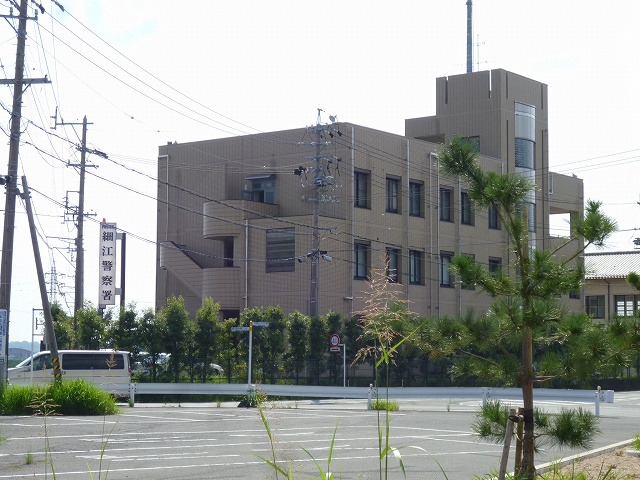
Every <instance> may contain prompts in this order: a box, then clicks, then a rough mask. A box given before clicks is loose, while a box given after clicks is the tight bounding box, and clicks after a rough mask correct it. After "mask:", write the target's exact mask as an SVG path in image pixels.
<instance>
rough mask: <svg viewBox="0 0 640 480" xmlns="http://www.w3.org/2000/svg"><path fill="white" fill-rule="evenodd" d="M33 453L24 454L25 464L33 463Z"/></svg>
mask: <svg viewBox="0 0 640 480" xmlns="http://www.w3.org/2000/svg"><path fill="white" fill-rule="evenodd" d="M33 461H34V460H33V453H31V452H28V453H27V454H26V455H25V456H24V464H25V465H33Z"/></svg>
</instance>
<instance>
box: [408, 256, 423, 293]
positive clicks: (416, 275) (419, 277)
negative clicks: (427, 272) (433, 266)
mask: <svg viewBox="0 0 640 480" xmlns="http://www.w3.org/2000/svg"><path fill="white" fill-rule="evenodd" d="M423 271H424V267H423V263H422V252H421V251H419V250H409V283H411V284H413V285H422V284H424V275H423Z"/></svg>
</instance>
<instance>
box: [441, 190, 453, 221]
mask: <svg viewBox="0 0 640 480" xmlns="http://www.w3.org/2000/svg"><path fill="white" fill-rule="evenodd" d="M440 220H442V221H443V222H453V189H451V188H448V187H441V188H440Z"/></svg>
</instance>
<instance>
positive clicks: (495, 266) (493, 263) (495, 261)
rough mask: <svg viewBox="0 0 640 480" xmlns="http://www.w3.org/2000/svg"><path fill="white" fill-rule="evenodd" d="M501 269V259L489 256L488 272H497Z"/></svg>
mask: <svg viewBox="0 0 640 480" xmlns="http://www.w3.org/2000/svg"><path fill="white" fill-rule="evenodd" d="M501 270H502V259H501V258H499V257H489V272H491V273H498V272H500V271H501Z"/></svg>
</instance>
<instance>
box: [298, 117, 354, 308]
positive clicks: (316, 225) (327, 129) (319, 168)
mask: <svg viewBox="0 0 640 480" xmlns="http://www.w3.org/2000/svg"><path fill="white" fill-rule="evenodd" d="M322 111H323V110H322V109H320V108H319V109H318V118H317V120H316V124H315V125H314V126H313V127H307V131H308V132H309V133H312V134H314V135H315V138H314V141H312V142H311V145H312V146H314V147H315V150H316V152H315V155H312V156H310V157H306V158H307V159H309V160H313V161H314V167H313V168H312V169H310V170H311V171H312V172H313V196H312V197H310V198H307V201H309V202H312V203H313V233H312V242H311V252H310V253H308V254H307V255H306V256H307V257H308V258H310V259H311V288H310V293H309V316H311V317H315V316H317V315H318V299H319V294H320V258H321V257H322V258H323V259H324V260H332V258H331V257H330V256H329V255H327V252H326V251H322V250H320V230H322V229H321V228H320V204H321V203H329V202H333V201H335V199H334V197H333V196H332V195H326V193H327V192H328V190H329V189H330V188H333V187H334V177H333V176H332V175H330V165H331V164H333V163H334V162H335V168H336V169H337V168H338V162H340V161H342V159H341V158H336V157H335V156H333V155H327V154H325V153H323V152H324V149H325V148H326V147H327V146H328V145H331V142H330V141H328V140H326V138H325V135H327V134H328V135H329V137H333V136H334V134H333V131H334V129H333V127H332V126H331V125H326V124H322V123H321V112H322ZM329 119H330V120H331V122H332V123H335V121H336V117H333V116H329ZM336 132H337V133H338V135H340V136H342V133H340V130H339V129H338V130H336ZM307 171H308V169H307V168H306V167H302V166H300V167H298V168H297V169H296V170H294V172H293V173H294V174H296V175H299V176H300V177H301V179H302V174H303V173H306V172H307ZM325 171H327V172H328V174H325V173H324V172H325ZM298 261H299V262H304V261H305V257H300V258H298Z"/></svg>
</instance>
